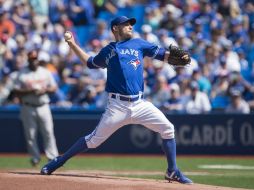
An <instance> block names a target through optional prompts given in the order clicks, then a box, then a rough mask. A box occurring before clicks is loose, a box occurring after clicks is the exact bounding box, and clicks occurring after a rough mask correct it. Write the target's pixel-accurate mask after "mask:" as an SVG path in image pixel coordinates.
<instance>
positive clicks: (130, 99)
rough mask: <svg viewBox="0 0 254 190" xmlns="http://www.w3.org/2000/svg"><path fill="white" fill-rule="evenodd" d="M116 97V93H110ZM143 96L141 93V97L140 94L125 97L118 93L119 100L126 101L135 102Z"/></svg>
mask: <svg viewBox="0 0 254 190" xmlns="http://www.w3.org/2000/svg"><path fill="white" fill-rule="evenodd" d="M116 97H117V95H116V94H112V95H111V98H114V99H117V98H116ZM143 97H144V96H143V94H142V95H141V97H140V96H137V97H126V96H121V95H119V100H122V101H126V102H135V101H137V100H139V99H142V98H143Z"/></svg>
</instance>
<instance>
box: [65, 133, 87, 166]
mask: <svg viewBox="0 0 254 190" xmlns="http://www.w3.org/2000/svg"><path fill="white" fill-rule="evenodd" d="M87 150H88V147H87V144H86V140H85V137H81V138H79V139H78V140H77V142H76V143H75V144H74V145H72V146H71V148H69V149H68V150H67V151H66V152H65V153H64V154H63V155H62V156H61V157H60V159H61V161H62V162H63V163H65V162H66V161H67V160H69V159H70V158H71V157H73V156H75V155H76V154H78V153H80V152H85V151H87Z"/></svg>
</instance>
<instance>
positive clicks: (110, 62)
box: [41, 16, 192, 184]
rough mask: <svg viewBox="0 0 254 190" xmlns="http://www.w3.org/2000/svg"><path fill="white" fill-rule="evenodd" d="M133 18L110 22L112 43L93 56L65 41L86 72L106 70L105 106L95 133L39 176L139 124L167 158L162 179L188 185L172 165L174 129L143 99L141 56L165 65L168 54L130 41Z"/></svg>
mask: <svg viewBox="0 0 254 190" xmlns="http://www.w3.org/2000/svg"><path fill="white" fill-rule="evenodd" d="M135 23H136V19H135V18H127V17H125V16H120V17H117V18H115V19H114V20H112V22H111V30H112V32H113V34H114V36H115V39H116V41H115V42H111V43H109V44H108V45H107V46H105V47H104V48H102V50H101V51H100V52H99V53H98V54H97V55H96V56H94V57H92V56H90V55H88V54H87V53H86V52H84V51H83V50H82V49H81V48H80V47H79V46H78V45H77V44H76V43H75V40H74V39H73V37H70V38H67V39H66V42H67V43H68V44H69V46H70V47H71V49H72V50H73V51H74V52H75V53H76V55H77V56H78V57H79V58H80V59H81V61H82V62H83V63H84V64H87V66H88V67H89V68H90V69H96V68H107V82H106V91H107V92H108V96H109V97H108V104H107V107H106V110H105V113H104V114H103V116H102V118H101V120H100V122H99V124H98V125H97V127H96V128H95V130H94V131H93V132H92V133H91V134H89V135H87V136H85V137H81V138H80V139H79V140H78V141H77V142H76V143H75V144H74V145H73V146H72V147H71V148H70V149H69V150H68V151H67V152H65V153H64V154H63V155H62V156H59V157H57V158H55V159H54V160H52V161H51V162H49V163H48V164H46V165H45V166H44V167H43V168H42V169H41V174H44V175H50V174H51V173H52V172H54V171H55V170H56V169H57V168H59V167H61V166H62V165H63V164H64V163H65V162H66V161H67V160H68V159H70V158H71V157H73V156H74V155H76V154H78V153H80V152H83V151H87V150H88V149H92V148H96V147H98V146H99V145H100V144H102V143H103V142H104V141H105V140H106V139H107V138H109V137H110V135H112V134H113V133H114V132H115V131H116V130H117V129H119V128H120V127H122V126H124V125H127V124H142V125H144V126H145V127H147V128H149V129H151V130H153V131H155V132H158V133H160V135H161V137H162V146H163V150H164V152H165V155H166V157H167V162H168V168H167V171H166V175H165V179H167V180H169V181H177V182H180V183H183V184H192V181H191V180H190V179H188V178H187V177H186V176H184V175H183V174H182V173H181V172H180V170H179V169H178V168H177V165H176V143H175V138H174V137H175V136H174V126H173V124H172V123H171V122H169V121H168V119H167V118H166V117H165V115H164V114H163V113H162V112H161V111H160V110H159V109H157V108H156V107H155V106H154V105H153V104H152V103H150V102H148V101H146V100H144V99H143V91H144V79H143V66H144V63H143V58H144V57H145V56H148V57H151V58H154V59H158V60H161V61H164V62H166V60H168V58H169V56H170V55H169V51H167V50H166V49H165V48H160V47H158V46H156V45H154V44H151V43H149V42H147V41H145V40H143V39H139V38H136V39H134V38H132V35H133V25H134V24H135Z"/></svg>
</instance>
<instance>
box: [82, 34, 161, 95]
mask: <svg viewBox="0 0 254 190" xmlns="http://www.w3.org/2000/svg"><path fill="white" fill-rule="evenodd" d="M165 52H166V50H165V49H164V48H160V47H158V46H157V45H154V44H152V43H149V42H147V41H145V40H143V39H140V38H134V39H129V40H125V41H120V42H111V43H110V44H108V45H107V46H106V47H104V48H102V49H101V51H100V52H99V53H98V55H96V56H95V57H92V56H91V57H90V58H89V59H88V61H87V66H88V67H89V68H91V69H96V68H107V82H106V89H105V90H106V91H107V92H111V93H119V94H123V95H137V94H139V93H140V92H143V91H144V78H143V66H144V62H143V58H144V57H145V56H148V57H152V58H155V59H158V60H161V61H162V60H164V55H165Z"/></svg>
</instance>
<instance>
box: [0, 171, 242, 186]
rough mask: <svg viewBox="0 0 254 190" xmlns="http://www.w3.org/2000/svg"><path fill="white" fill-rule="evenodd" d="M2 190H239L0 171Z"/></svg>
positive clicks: (91, 175) (100, 174) (95, 174)
mask: <svg viewBox="0 0 254 190" xmlns="http://www.w3.org/2000/svg"><path fill="white" fill-rule="evenodd" d="M0 189H4V190H47V189H55V190H102V189H103V190H116V189H117V190H118V189H119V190H155V189H160V190H176V189H177V190H240V189H239V188H229V187H218V186H210V185H202V184H193V185H182V184H177V183H168V182H167V181H165V180H152V179H139V178H127V177H114V176H112V173H110V175H109V173H108V172H105V171H96V172H87V171H59V172H56V173H54V174H53V175H50V176H43V175H40V174H39V172H38V170H9V171H0Z"/></svg>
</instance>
